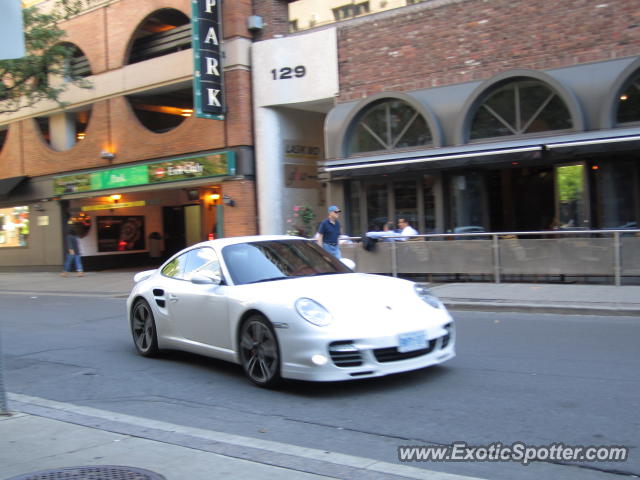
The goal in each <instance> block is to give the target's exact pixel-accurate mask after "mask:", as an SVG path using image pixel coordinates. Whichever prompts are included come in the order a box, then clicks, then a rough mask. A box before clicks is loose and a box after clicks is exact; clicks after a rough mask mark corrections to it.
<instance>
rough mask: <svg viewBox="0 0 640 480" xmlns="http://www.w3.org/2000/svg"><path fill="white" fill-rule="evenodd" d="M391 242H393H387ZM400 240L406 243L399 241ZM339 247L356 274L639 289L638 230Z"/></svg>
mask: <svg viewBox="0 0 640 480" xmlns="http://www.w3.org/2000/svg"><path fill="white" fill-rule="evenodd" d="M389 238H392V237H389ZM398 239H402V237H398ZM350 240H351V241H352V242H353V243H351V244H341V246H340V248H341V251H342V255H343V256H344V257H346V258H350V259H352V260H353V261H355V262H356V266H357V271H360V272H368V273H383V274H390V275H393V276H403V275H407V276H410V275H424V276H427V277H429V279H430V280H431V279H432V278H434V277H439V278H448V277H451V278H454V279H459V278H460V277H461V276H466V277H474V278H481V279H486V278H490V279H492V280H493V281H494V282H495V283H501V282H503V281H514V280H513V279H516V280H515V281H518V280H517V279H525V278H526V279H527V280H525V281H530V280H534V281H540V280H542V281H548V280H549V279H553V280H554V281H557V280H560V281H573V282H579V281H580V277H583V279H584V281H592V280H594V279H598V280H600V281H606V282H608V283H613V284H614V285H622V283H623V280H624V282H625V283H634V284H640V230H635V229H634V230H631V229H629V230H626V229H625V230H550V231H535V232H486V233H481V232H477V233H476V232H474V233H446V234H428V235H417V236H415V237H411V238H410V239H409V240H407V241H380V240H379V241H378V242H377V243H376V244H375V247H374V248H373V249H372V250H366V249H365V248H364V247H363V245H364V244H363V243H362V242H361V240H362V239H361V237H351V238H350Z"/></svg>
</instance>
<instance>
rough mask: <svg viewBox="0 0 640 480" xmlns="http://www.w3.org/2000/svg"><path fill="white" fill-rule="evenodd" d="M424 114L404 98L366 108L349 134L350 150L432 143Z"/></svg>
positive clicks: (405, 146) (358, 150)
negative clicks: (404, 100)
mask: <svg viewBox="0 0 640 480" xmlns="http://www.w3.org/2000/svg"><path fill="white" fill-rule="evenodd" d="M431 141H432V139H431V132H430V131H429V127H428V125H427V121H426V120H425V119H424V117H423V116H422V115H421V114H420V113H418V112H417V111H416V110H415V109H414V108H413V107H411V106H410V105H408V104H407V103H405V102H403V101H400V100H385V101H383V102H380V103H376V104H373V105H371V106H370V107H369V108H368V109H366V110H364V111H363V113H362V116H361V117H360V118H359V119H358V120H357V121H356V123H355V124H354V126H353V129H352V131H351V133H350V135H349V152H348V153H349V154H356V153H361V152H371V151H377V150H393V149H397V148H409V147H418V146H424V145H429V144H431Z"/></svg>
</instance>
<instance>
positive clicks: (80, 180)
mask: <svg viewBox="0 0 640 480" xmlns="http://www.w3.org/2000/svg"><path fill="white" fill-rule="evenodd" d="M235 173H236V159H235V152H234V151H227V152H220V153H215V154H210V155H206V156H200V157H184V158H179V159H173V160H164V161H156V162H149V163H144V164H140V165H133V166H130V167H121V168H110V169H105V170H96V171H93V172H84V173H77V174H75V175H62V176H59V177H55V178H54V179H53V194H54V195H68V194H72V193H81V192H93V191H97V190H107V189H113V188H122V187H135V186H138V185H153V184H159V183H167V182H176V181H180V180H195V179H200V178H208V177H220V176H228V175H235Z"/></svg>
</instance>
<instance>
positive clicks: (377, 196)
mask: <svg viewBox="0 0 640 480" xmlns="http://www.w3.org/2000/svg"><path fill="white" fill-rule="evenodd" d="M388 197H389V195H388V187H387V182H384V183H370V184H368V185H367V220H368V222H369V226H368V228H367V230H369V231H373V230H382V226H383V225H384V224H385V223H386V222H387V221H389V205H388V201H387V199H388Z"/></svg>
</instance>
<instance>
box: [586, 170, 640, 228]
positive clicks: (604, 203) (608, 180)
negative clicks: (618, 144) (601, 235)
mask: <svg viewBox="0 0 640 480" xmlns="http://www.w3.org/2000/svg"><path fill="white" fill-rule="evenodd" d="M591 172H592V178H593V179H594V180H595V182H594V184H595V189H596V205H595V207H596V209H597V212H598V216H597V218H598V224H597V226H598V227H599V228H638V227H637V225H638V223H637V220H636V217H637V214H636V205H637V201H638V198H637V196H638V179H637V175H638V173H637V172H636V166H635V165H634V163H633V162H616V163H603V164H601V165H597V168H594V169H592V170H591Z"/></svg>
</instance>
